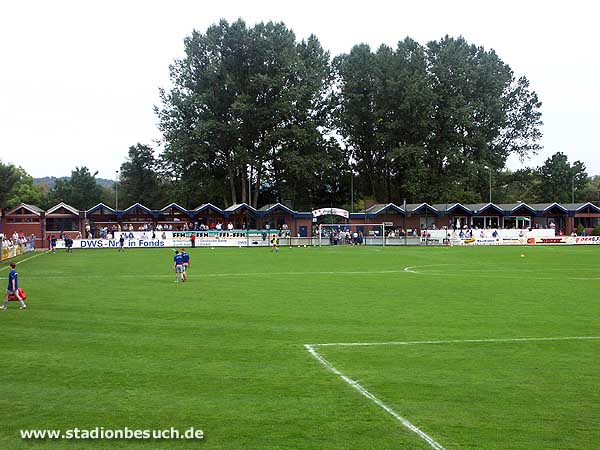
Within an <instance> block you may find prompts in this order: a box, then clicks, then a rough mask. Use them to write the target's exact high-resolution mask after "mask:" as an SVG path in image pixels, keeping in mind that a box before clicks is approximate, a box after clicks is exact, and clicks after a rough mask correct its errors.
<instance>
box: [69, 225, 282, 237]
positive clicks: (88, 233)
mask: <svg viewBox="0 0 600 450" xmlns="http://www.w3.org/2000/svg"><path fill="white" fill-rule="evenodd" d="M270 228H271V226H270V225H269V224H268V223H267V224H265V225H264V227H263V229H265V230H269V229H270ZM240 229H241V230H244V229H246V222H242V223H235V224H234V223H233V222H232V221H227V222H224V221H220V220H218V221H211V222H210V223H208V224H207V223H205V222H180V223H158V224H156V225H155V224H153V223H146V222H144V223H136V224H135V225H134V224H132V223H129V224H127V223H126V224H123V225H121V224H117V223H115V224H111V225H101V224H93V223H88V224H87V225H86V226H85V237H86V238H88V239H93V238H99V239H113V238H114V237H115V236H118V235H119V233H122V232H128V233H131V232H133V231H136V232H140V231H141V232H145V233H149V234H153V235H156V234H157V232H158V233H161V232H164V231H222V230H228V231H232V230H240ZM278 229H279V237H289V236H290V229H289V227H288V225H287V224H285V223H284V224H280V225H279V226H278ZM80 238H81V236H78V237H77V239H80Z"/></svg>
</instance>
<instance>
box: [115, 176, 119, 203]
mask: <svg viewBox="0 0 600 450" xmlns="http://www.w3.org/2000/svg"><path fill="white" fill-rule="evenodd" d="M118 209H119V171H118V170H117V171H115V211H117V210H118Z"/></svg>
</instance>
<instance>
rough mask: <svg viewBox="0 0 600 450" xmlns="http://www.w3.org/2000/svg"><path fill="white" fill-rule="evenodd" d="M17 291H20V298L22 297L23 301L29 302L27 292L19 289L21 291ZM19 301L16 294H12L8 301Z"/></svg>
mask: <svg viewBox="0 0 600 450" xmlns="http://www.w3.org/2000/svg"><path fill="white" fill-rule="evenodd" d="M17 291H19V296H20V297H21V300H27V294H26V293H25V291H24V290H23V289H21V288H19V289H17ZM18 300H19V299H18V298H17V296H16V295H14V294H10V295H9V296H8V301H9V302H16V301H18Z"/></svg>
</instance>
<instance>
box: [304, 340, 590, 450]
mask: <svg viewBox="0 0 600 450" xmlns="http://www.w3.org/2000/svg"><path fill="white" fill-rule="evenodd" d="M584 340H600V336H567V337H545V338H497V339H493V338H492V339H449V340H430V341H400V342H335V343H327V344H304V348H306V350H307V351H308V352H309V353H310V354H311V356H312V357H313V358H315V359H316V360H317V361H318V362H319V363H320V364H322V365H323V366H324V367H326V368H327V370H329V371H330V372H331V373H333V374H335V375H337V376H338V377H340V378H341V379H342V380H343V381H344V382H345V383H347V384H349V385H350V386H352V388H353V389H355V390H356V391H358V392H359V393H360V394H361V395H363V396H364V397H366V398H368V399H369V400H371V401H372V402H373V403H375V404H376V405H377V406H379V407H380V408H382V409H383V410H384V411H386V412H387V413H388V414H390V415H391V416H392V417H394V418H395V419H396V420H397V421H399V422H400V423H401V424H402V425H403V426H405V427H406V428H408V429H409V430H411V431H412V432H414V433H415V434H417V435H418V436H419V437H420V438H421V439H423V440H424V441H425V442H427V443H428V444H429V446H430V447H431V448H433V449H435V450H445V449H444V447H443V446H442V445H441V444H440V443H439V442H437V441H435V440H434V439H433V438H432V437H431V436H429V435H428V434H427V433H425V432H424V431H423V430H421V429H420V428H418V427H417V426H415V425H413V424H412V423H410V422H409V421H408V420H407V419H405V418H404V417H402V416H401V415H400V414H398V413H397V412H396V411H394V410H393V409H392V408H390V407H389V406H388V405H386V404H385V403H383V401H381V400H380V399H379V398H377V397H375V396H374V395H373V394H372V393H371V392H369V391H368V390H366V389H365V388H364V387H363V386H362V385H361V384H359V383H358V381H355V380H353V379H351V378H349V377H347V376H346V375H344V374H343V373H342V372H341V371H340V370H338V369H337V368H335V366H334V365H333V364H331V363H330V362H329V361H327V360H326V359H325V358H324V357H323V356H322V355H321V354H320V353H319V352H317V351H316V350H315V348H316V347H336V346H337V347H367V346H376V345H428V344H464V343H495V342H496V343H498V342H536V341H537V342H547V341H584Z"/></svg>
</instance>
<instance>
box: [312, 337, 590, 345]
mask: <svg viewBox="0 0 600 450" xmlns="http://www.w3.org/2000/svg"><path fill="white" fill-rule="evenodd" d="M591 340H600V336H567V337H545V338H507V339H503V338H498V339H449V340H438V341H399V342H394V341H390V342H331V343H326V344H310V346H311V347H313V348H316V347H374V346H381V345H427V344H468V343H494V342H536V341H538V342H544V341H591Z"/></svg>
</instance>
